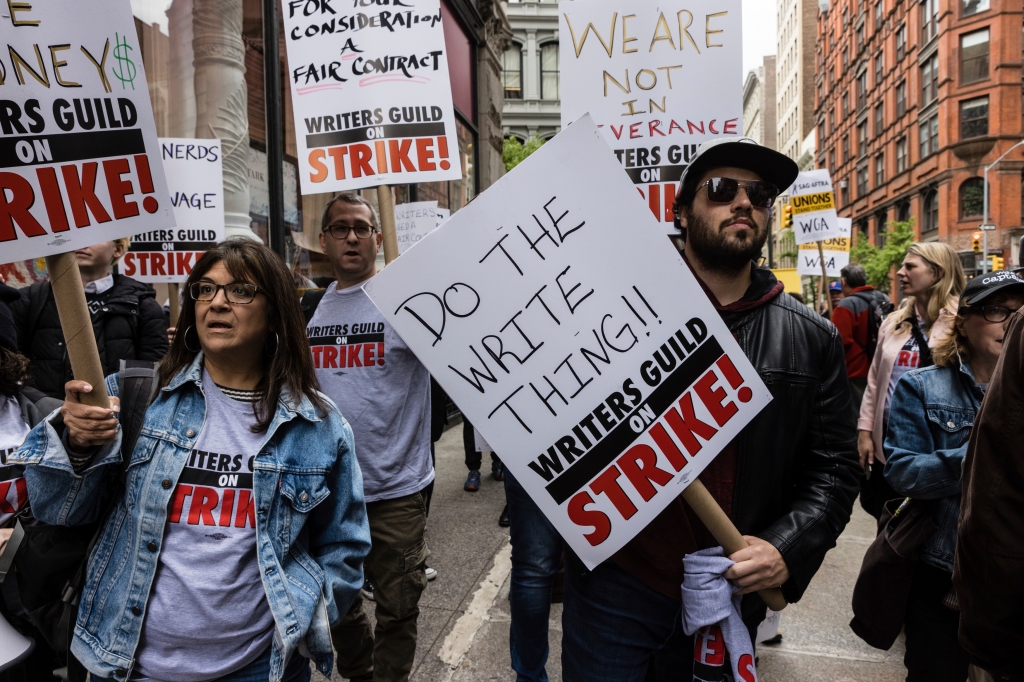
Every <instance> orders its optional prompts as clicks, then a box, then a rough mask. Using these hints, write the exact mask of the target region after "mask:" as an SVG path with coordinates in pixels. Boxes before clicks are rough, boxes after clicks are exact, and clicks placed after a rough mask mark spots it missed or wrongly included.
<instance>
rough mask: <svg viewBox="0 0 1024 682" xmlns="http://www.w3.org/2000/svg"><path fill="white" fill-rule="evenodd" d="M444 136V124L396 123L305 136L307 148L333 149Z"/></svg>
mask: <svg viewBox="0 0 1024 682" xmlns="http://www.w3.org/2000/svg"><path fill="white" fill-rule="evenodd" d="M443 135H444V123H397V124H389V125H379V126H367V127H365V128H352V129H350V130H341V131H337V132H333V133H320V134H318V135H306V146H307V147H310V148H312V147H335V146H337V145H341V144H350V143H352V142H366V141H368V140H386V139H389V138H398V137H433V136H443Z"/></svg>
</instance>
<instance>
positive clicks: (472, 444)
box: [462, 415, 505, 493]
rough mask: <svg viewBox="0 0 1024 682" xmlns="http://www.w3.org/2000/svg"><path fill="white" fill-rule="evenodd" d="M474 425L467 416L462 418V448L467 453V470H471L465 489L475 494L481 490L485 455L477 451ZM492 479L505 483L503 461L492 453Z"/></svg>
mask: <svg viewBox="0 0 1024 682" xmlns="http://www.w3.org/2000/svg"><path fill="white" fill-rule="evenodd" d="M475 431H476V430H475V429H474V428H473V425H472V424H470V423H469V420H468V419H466V416H465V415H463V416H462V447H463V449H465V451H466V468H467V469H469V476H467V477H466V484H465V485H464V486H462V487H463V489H464V490H465V491H466V492H470V493H475V492H476V491H477V490H480V467H481V465H482V464H483V458H484V456H483V453H482V452H480V451H479V450H477V449H476V437H475ZM491 478H493V479H494V480H495V481H503V480H505V479H504V474H503V472H502V467H501V460H500V459H498V455H497V454H496V453H494V452H493V451H492V452H491Z"/></svg>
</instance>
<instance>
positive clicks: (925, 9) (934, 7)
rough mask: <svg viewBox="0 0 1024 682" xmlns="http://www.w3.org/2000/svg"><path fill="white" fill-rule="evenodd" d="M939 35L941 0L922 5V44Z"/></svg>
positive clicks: (929, 1)
mask: <svg viewBox="0 0 1024 682" xmlns="http://www.w3.org/2000/svg"><path fill="white" fill-rule="evenodd" d="M937 35H939V0H924V2H922V3H921V44H922V45H924V44H925V43H927V42H928V41H930V40H931V39H932V38H934V37H935V36H937Z"/></svg>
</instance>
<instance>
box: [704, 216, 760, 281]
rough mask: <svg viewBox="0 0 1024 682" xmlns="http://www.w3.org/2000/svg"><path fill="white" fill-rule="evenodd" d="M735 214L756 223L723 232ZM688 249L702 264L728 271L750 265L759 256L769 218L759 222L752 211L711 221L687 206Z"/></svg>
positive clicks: (734, 218) (734, 217) (724, 271)
mask: <svg viewBox="0 0 1024 682" xmlns="http://www.w3.org/2000/svg"><path fill="white" fill-rule="evenodd" d="M737 218H747V219H748V220H750V222H752V223H753V224H754V225H755V226H756V227H755V228H754V229H752V230H747V231H745V232H742V233H736V232H731V233H727V232H724V229H725V227H726V226H727V225H730V224H732V223H733V221H735V220H736V219H737ZM686 225H687V227H686V245H687V251H691V250H692V252H693V255H694V257H696V258H697V260H699V261H700V262H701V265H703V266H704V267H705V268H707V269H709V270H716V271H718V272H721V273H726V274H731V273H735V272H738V271H740V270H742V269H743V268H745V267H747V266H748V265H750V262H751V261H752V260H754V259H756V258H759V257H760V256H761V249H762V248H763V247H764V243H765V242H766V241H767V240H768V222H767V220H766V221H765V223H764V224H763V225H762V224H761V223H760V222H759V221H758V220H757V218H755V217H754V216H753V214H752V213H739V214H734V215H733V216H732V217H730V218H729V219H728V220H726V221H724V222H722V223H720V224H719V225H713V224H712V223H711V221H710V220H708V219H707V218H706V217H705V216H704V215H702V214H698V213H696V212H694V210H693V208H692V207H687V209H686Z"/></svg>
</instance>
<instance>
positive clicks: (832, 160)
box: [828, 149, 836, 173]
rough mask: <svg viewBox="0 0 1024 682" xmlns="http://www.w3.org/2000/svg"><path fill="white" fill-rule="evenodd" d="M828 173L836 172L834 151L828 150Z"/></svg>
mask: <svg viewBox="0 0 1024 682" xmlns="http://www.w3.org/2000/svg"><path fill="white" fill-rule="evenodd" d="M828 171H829V173H835V172H836V150H835V149H830V150H828Z"/></svg>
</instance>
